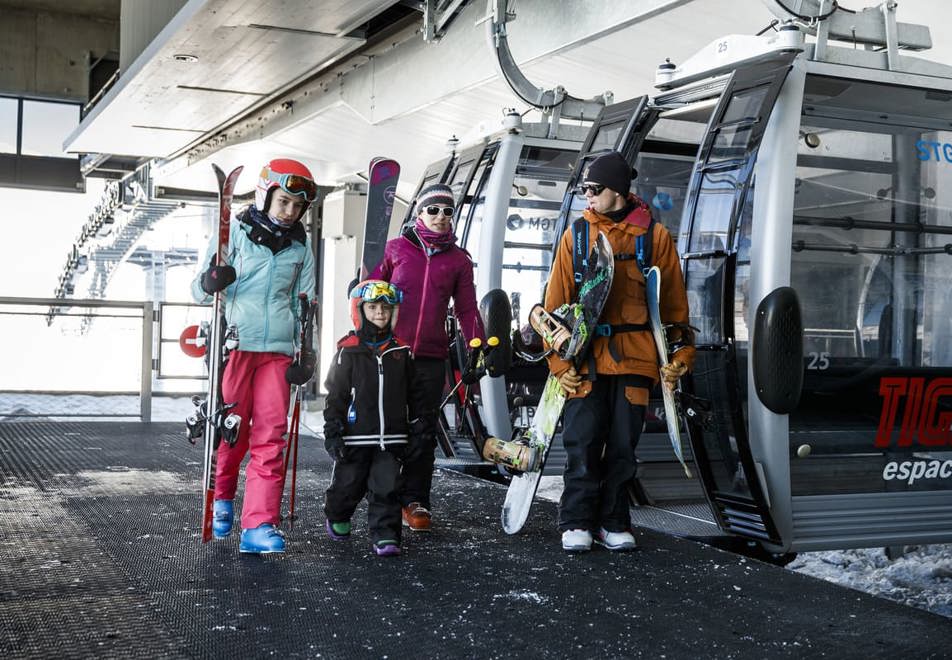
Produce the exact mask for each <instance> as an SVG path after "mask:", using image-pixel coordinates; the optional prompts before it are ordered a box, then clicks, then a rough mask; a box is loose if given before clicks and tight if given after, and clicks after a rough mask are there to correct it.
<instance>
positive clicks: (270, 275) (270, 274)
mask: <svg viewBox="0 0 952 660" xmlns="http://www.w3.org/2000/svg"><path fill="white" fill-rule="evenodd" d="M274 257H275V255H273V254H272V255H271V261H270V262H269V263H268V290H267V292H266V293H265V296H264V308H265V309H266V310H267V309H268V301H269V300H271V287H272V285H273V284H274ZM269 316H271V315H270V314H268V313H265V315H264V345H265V347H267V346H268V330H269V329H270V326H271V324H270V323H269V321H270V319H269V318H268V317H269ZM291 341H292V343H293V342H294V340H293V339H292V340H291Z"/></svg>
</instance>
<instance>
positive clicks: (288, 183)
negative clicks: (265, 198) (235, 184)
mask: <svg viewBox="0 0 952 660" xmlns="http://www.w3.org/2000/svg"><path fill="white" fill-rule="evenodd" d="M261 178H262V179H266V180H268V181H273V182H274V183H276V184H278V185H279V186H281V190H283V191H284V192H286V193H290V194H291V195H298V196H300V197H303V198H304V201H306V202H313V201H314V200H315V199H317V184H316V183H314V182H313V181H312V180H311V179H308V178H307V177H306V176H301V175H300V174H281V173H279V172H272V171H271V168H269V167H265V168H264V169H262V170H261Z"/></svg>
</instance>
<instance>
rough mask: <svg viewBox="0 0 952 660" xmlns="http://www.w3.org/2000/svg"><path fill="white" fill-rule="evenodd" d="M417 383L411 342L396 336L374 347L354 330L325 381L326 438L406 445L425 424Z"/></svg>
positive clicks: (349, 443)
mask: <svg viewBox="0 0 952 660" xmlns="http://www.w3.org/2000/svg"><path fill="white" fill-rule="evenodd" d="M412 382H413V360H412V356H411V355H410V347H409V346H407V345H406V344H404V343H403V342H401V341H400V340H398V339H394V338H391V339H389V340H388V341H386V342H385V343H384V344H382V345H380V346H378V347H376V349H374V348H371V347H370V346H369V345H367V344H366V343H364V342H363V341H361V340H360V338H359V337H358V336H357V335H356V333H354V332H351V333H350V334H348V335H347V336H346V337H344V338H343V339H341V340H340V341H339V342H337V355H336V356H335V358H334V363H333V364H332V365H331V368H330V371H329V372H328V374H327V381H326V382H325V383H324V387H325V388H326V389H327V399H326V401H325V408H324V436H325V438H343V440H344V444H345V445H347V446H348V447H360V446H378V447H379V448H380V449H387V448H396V447H397V446H399V447H400V448H401V449H402V448H403V447H404V446H405V445H406V444H407V442H408V439H409V437H410V435H411V432H416V431H417V428H416V426H417V425H419V421H418V419H417V418H418V417H419V411H420V401H419V396H418V393H415V392H412V391H411V388H410V384H411V383H412Z"/></svg>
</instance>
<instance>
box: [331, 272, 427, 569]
mask: <svg viewBox="0 0 952 660" xmlns="http://www.w3.org/2000/svg"><path fill="white" fill-rule="evenodd" d="M401 299H402V293H401V292H400V291H399V290H398V289H397V288H396V287H395V286H393V285H392V284H390V283H389V282H384V281H382V280H365V281H363V282H360V283H358V284H357V286H355V287H354V288H353V289H352V290H351V292H350V310H351V318H352V319H353V321H354V328H355V329H354V331H353V332H351V333H349V334H348V335H347V336H346V337H344V338H343V339H341V340H340V341H339V342H337V347H338V350H337V355H336V356H335V358H334V363H333V364H332V365H331V369H330V372H329V373H328V375H327V382H326V383H325V385H324V386H325V387H326V388H327V399H326V403H325V408H324V446H325V448H326V449H327V452H328V453H329V454H330V455H331V458H332V459H334V471H333V473H332V475H331V485H330V487H329V488H328V489H327V493H326V494H325V498H324V515H325V516H326V517H327V525H326V526H327V533H328V534H329V535H330V537H331V538H332V539H334V540H335V541H342V540H345V539H347V538H349V537H350V532H351V523H350V518H351V516H352V515H353V514H354V510H355V509H356V508H357V505H358V503H359V502H360V500H361V498H362V497H363V496H364V494H366V495H367V503H368V511H367V517H368V522H369V526H370V535H371V539H372V540H373V549H374V552H375V553H376V554H377V555H378V556H381V557H387V556H394V555H399V554H400V532H401V511H400V501H399V500H398V499H397V490H398V485H399V479H400V462H399V461H400V459H406V458H407V457H408V456H409V457H412V455H413V453H414V452H418V451H420V450H421V449H422V443H421V440H422V438H423V433H424V432H425V429H424V428H422V425H423V424H424V422H422V421H420V420H417V419H416V417H417V415H418V412H417V411H418V410H419V409H420V408H419V402H418V401H417V400H416V399H417V398H418V397H417V396H415V394H414V393H413V392H411V390H410V383H411V382H412V377H411V376H412V369H413V365H412V361H411V355H410V348H409V346H407V345H405V344H403V343H402V342H401V341H400V340H398V339H397V338H395V337H394V336H393V333H392V328H393V325H394V323H395V321H396V316H397V308H398V305H399V304H400V301H401ZM411 420H413V422H412V423H411Z"/></svg>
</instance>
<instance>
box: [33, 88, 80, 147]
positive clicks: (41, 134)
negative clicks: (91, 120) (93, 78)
mask: <svg viewBox="0 0 952 660" xmlns="http://www.w3.org/2000/svg"><path fill="white" fill-rule="evenodd" d="M77 126H79V106H78V105H73V104H69V103H47V102H44V101H24V102H23V142H22V145H21V149H20V153H22V154H23V155H24V156H52V157H57V158H69V157H70V156H69V154H67V153H65V152H64V151H63V142H65V141H66V138H67V137H68V136H69V134H70V133H72V132H73V129H75V128H76V127H77Z"/></svg>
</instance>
